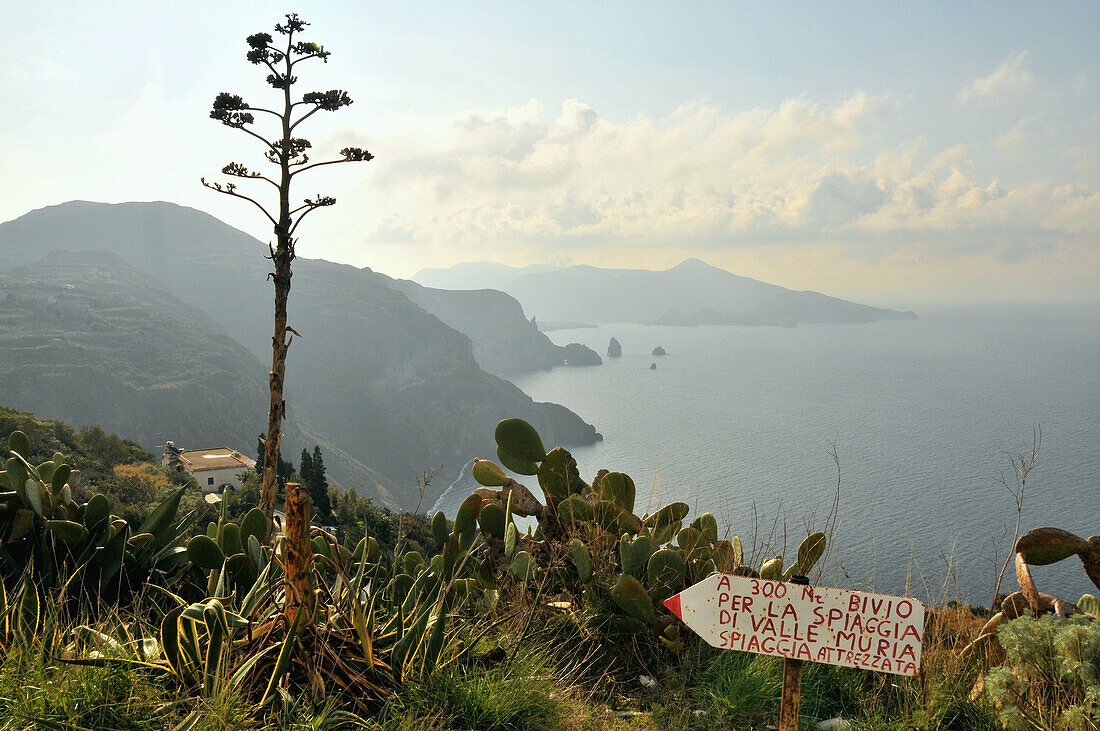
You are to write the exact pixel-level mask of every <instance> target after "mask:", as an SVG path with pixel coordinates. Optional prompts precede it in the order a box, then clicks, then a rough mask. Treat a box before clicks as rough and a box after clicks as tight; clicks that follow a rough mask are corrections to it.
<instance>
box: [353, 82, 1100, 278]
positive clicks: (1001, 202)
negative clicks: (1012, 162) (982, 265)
mask: <svg viewBox="0 0 1100 731" xmlns="http://www.w3.org/2000/svg"><path fill="white" fill-rule="evenodd" d="M896 114H897V109H896V105H894V104H892V102H891V100H890V99H889V98H888V97H875V96H871V95H867V94H857V95H855V96H853V97H851V98H848V99H844V100H841V101H840V102H838V103H837V104H835V105H825V104H821V103H818V102H815V101H812V100H809V99H806V98H802V97H799V98H794V99H789V100H787V101H785V102H783V103H782V104H780V105H779V106H778V107H775V108H772V109H762V108H758V109H752V110H748V111H743V112H732V113H731V112H726V111H723V110H721V109H719V108H717V107H715V106H713V105H710V104H707V103H705V102H692V103H689V104H685V105H683V106H682V107H680V108H679V109H677V110H676V111H674V112H673V113H672V114H670V115H668V116H667V117H664V118H659V119H652V118H648V117H644V116H639V117H636V118H634V119H632V120H629V121H625V122H612V121H611V120H608V119H604V118H602V117H600V116H599V114H598V113H597V112H596V110H594V109H593V108H592V107H590V106H589V105H587V104H584V103H583V102H580V101H578V100H569V101H566V102H564V103H563V104H562V105H561V108H560V112H558V113H556V114H547V113H546V110H544V108H543V107H542V106H541V105H540V104H538V103H537V102H534V101H532V102H528V103H527V104H525V105H523V106H521V107H516V108H512V109H506V110H503V111H499V112H494V113H477V114H467V115H463V116H462V117H460V118H458V119H455V120H454V121H453V123H452V124H451V125H450V127H449V129H448V131H447V133H446V135H445V136H442V137H436V138H435V139H434V140H431V141H425V140H426V139H428V138H427V137H426V136H424V135H413V134H410V136H409V138H407V139H403V140H401V141H400V142H398V141H396V140H390V139H385V138H382V139H377V140H375V141H373V144H372V146H371V149H372V151H373V152H375V154H376V155H377V160H376V163H377V167H376V169H375V170H374V171H373V172H372V174H371V177H370V178H369V182H368V183H366V185H367V189H366V190H363V191H361V194H362V196H363V198H364V199H365V200H370V201H372V207H376V209H377V210H384V211H386V212H387V213H386V215H385V217H383V218H382V219H381V220H379V221H378V223H377V224H376V226H375V227H374V228H372V229H369V231H368V233H367V234H366V235H365V236H364V237H363V239H361V240H363V241H364V243H367V244H371V245H374V246H378V245H381V246H391V247H405V248H407V249H409V250H410V252H412V251H415V252H418V253H420V254H425V253H428V252H430V253H431V254H433V255H438V254H439V253H440V252H444V251H446V252H450V256H449V257H448V258H451V259H454V260H461V259H475V258H484V254H483V252H484V250H485V247H486V246H494V247H497V246H499V247H503V249H505V250H507V251H511V252H516V251H524V252H527V254H528V256H529V257H531V258H540V259H545V258H546V257H548V256H552V255H557V254H559V253H561V252H569V251H572V252H574V253H576V254H579V253H581V252H582V251H583V252H585V253H586V254H590V253H591V252H592V251H595V250H601V251H610V250H615V249H632V250H641V249H646V248H651V249H661V248H665V249H669V250H671V249H673V248H677V247H680V248H684V247H686V248H693V249H696V250H705V251H712V252H718V251H729V250H732V249H737V248H743V247H758V246H775V245H787V244H800V245H807V246H808V245H814V244H816V243H817V242H819V241H821V240H823V239H824V238H829V239H830V240H833V241H844V242H848V244H849V250H850V251H851V252H852V255H853V256H869V257H875V256H881V255H882V254H883V253H884V252H887V251H892V250H894V249H896V247H899V246H904V245H905V244H904V242H905V241H909V240H914V239H917V238H921V239H924V238H928V237H933V238H934V237H942V236H943V235H944V234H945V233H946V234H950V236H949V238H952V240H953V241H958V240H959V238H960V237H964V238H965V241H966V244H965V245H966V246H971V247H974V248H975V249H983V248H989V247H992V246H995V245H997V242H998V241H999V240H1000V239H1001V238H1003V237H1004V235H1005V233H1006V232H1012V233H1013V234H1016V233H1019V232H1021V231H1024V232H1028V235H1029V236H1031V237H1032V239H1034V240H1036V241H1039V240H1042V241H1051V240H1054V239H1057V238H1058V237H1065V236H1081V235H1084V236H1096V235H1097V234H1100V194H1097V193H1096V192H1095V191H1094V190H1092V189H1091V188H1088V187H1087V186H1082V185H1065V184H1063V185H1057V184H1054V183H1044V182H1036V183H1032V184H1028V185H1021V186H1016V187H1012V188H1009V187H1006V186H1005V185H1003V184H1002V183H1001V182H999V181H998V180H997V179H996V178H994V177H991V176H985V175H983V174H981V173H980V172H979V171H978V170H977V169H976V166H975V163H974V160H973V156H972V153H971V150H970V148H969V147H968V146H966V145H961V144H960V145H956V146H953V147H950V148H947V149H943V150H930V149H928V145H927V142H926V141H924V140H922V139H916V140H908V141H902V142H890V143H886V142H883V141H881V139H882V137H883V136H884V135H883V134H881V133H880V122H881V121H882V120H887V121H889V118H890V117H891V116H893V115H896ZM372 164H374V163H372ZM357 195H358V194H357Z"/></svg>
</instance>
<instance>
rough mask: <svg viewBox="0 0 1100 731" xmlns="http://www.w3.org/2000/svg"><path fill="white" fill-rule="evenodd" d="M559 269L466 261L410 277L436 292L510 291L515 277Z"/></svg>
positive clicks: (536, 265) (422, 270) (543, 266)
mask: <svg viewBox="0 0 1100 731" xmlns="http://www.w3.org/2000/svg"><path fill="white" fill-rule="evenodd" d="M560 268H561V267H553V266H547V265H544V264H531V265H530V266H525V267H510V266H508V265H507V264H496V263H494V262H491V261H477V262H465V263H462V264H455V265H454V266H452V267H448V268H446V269H421V270H420V271H419V272H417V273H416V274H414V275H413V281H414V282H419V283H420V284H423V285H424V286H425V287H434V288H435V289H499V290H501V291H504V292H510V291H511V287H512V282H513V281H514V280H516V279H517V278H518V277H522V276H524V275H527V274H541V273H543V272H552V271H556V270H558V269H560Z"/></svg>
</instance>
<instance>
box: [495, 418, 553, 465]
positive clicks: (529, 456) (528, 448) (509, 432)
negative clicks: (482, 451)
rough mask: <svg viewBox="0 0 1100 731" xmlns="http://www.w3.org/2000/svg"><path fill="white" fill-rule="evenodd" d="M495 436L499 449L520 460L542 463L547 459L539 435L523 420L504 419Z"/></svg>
mask: <svg viewBox="0 0 1100 731" xmlns="http://www.w3.org/2000/svg"><path fill="white" fill-rule="evenodd" d="M494 436H495V437H496V441H497V448H498V449H499V450H500V451H502V452H504V453H505V454H507V455H509V456H511V457H514V458H516V459H518V460H522V461H524V462H541V461H542V460H543V459H545V458H546V448H545V447H543V446H542V439H541V438H539V433H538V432H537V431H535V427H533V426H531V425H530V424H528V423H527V422H526V421H524V420H523V419H504V420H503V421H501V422H500V423H498V424H497V427H496V431H495V434H494Z"/></svg>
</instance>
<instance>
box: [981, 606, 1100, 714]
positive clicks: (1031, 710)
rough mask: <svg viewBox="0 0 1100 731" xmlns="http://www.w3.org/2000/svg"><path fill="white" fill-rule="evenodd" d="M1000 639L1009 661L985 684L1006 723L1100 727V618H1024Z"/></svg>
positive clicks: (1005, 628)
mask: <svg viewBox="0 0 1100 731" xmlns="http://www.w3.org/2000/svg"><path fill="white" fill-rule="evenodd" d="M997 639H998V641H999V642H1000V644H1001V647H1002V648H1004V651H1005V655H1006V660H1005V663H1004V665H1002V666H1001V667H998V668H994V669H993V670H991V671H990V672H989V674H988V675H987V676H986V681H985V687H986V694H987V695H988V697H989V699H990V700H991V701H993V703H994V705H995V706H996V707H997V710H998V714H999V720H1000V722H1001V724H1002V725H1003V726H1004V727H1005V728H1009V729H1030V728H1037V729H1074V730H1076V729H1096V728H1100V677H1098V674H1100V623H1098V622H1096V621H1095V620H1093V619H1089V618H1083V617H1072V618H1070V619H1064V620H1058V619H1056V618H1054V617H1052V616H1049V615H1048V616H1044V617H1040V618H1038V619H1035V618H1032V617H1020V618H1019V619H1015V620H1013V621H1011V622H1008V623H1006V624H1004V625H1002V626H1001V627H1000V628H999V629H998V631H997Z"/></svg>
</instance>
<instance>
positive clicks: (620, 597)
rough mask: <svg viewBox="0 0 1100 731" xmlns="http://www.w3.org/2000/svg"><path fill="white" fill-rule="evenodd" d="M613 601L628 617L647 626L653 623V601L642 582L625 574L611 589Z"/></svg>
mask: <svg viewBox="0 0 1100 731" xmlns="http://www.w3.org/2000/svg"><path fill="white" fill-rule="evenodd" d="M611 599H612V600H613V601H614V602H615V604H616V605H617V606H618V607H619V609H621V610H623V612H624V613H626V614H627V615H628V616H631V617H633V618H634V619H638V620H641V621H642V622H645V623H646V624H652V623H653V618H654V613H653V599H652V598H650V596H649V594H647V593H646V590H645V589H644V588H643V587H642V584H641V582H640V581H638V580H637V579H635V578H634V577H633V576H631V575H630V574H623V575H622V576H620V577H619V580H618V581H616V582H615V586H614V587H613V588H612V589H611Z"/></svg>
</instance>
